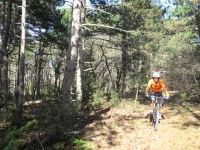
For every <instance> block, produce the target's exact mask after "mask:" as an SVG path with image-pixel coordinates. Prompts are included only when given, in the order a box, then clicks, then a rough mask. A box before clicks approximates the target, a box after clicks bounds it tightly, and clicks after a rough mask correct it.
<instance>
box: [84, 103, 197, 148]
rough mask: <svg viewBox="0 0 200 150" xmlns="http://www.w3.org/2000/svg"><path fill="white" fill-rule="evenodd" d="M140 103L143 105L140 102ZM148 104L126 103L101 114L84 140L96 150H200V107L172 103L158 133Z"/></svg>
mask: <svg viewBox="0 0 200 150" xmlns="http://www.w3.org/2000/svg"><path fill="white" fill-rule="evenodd" d="M139 103H140V102H139ZM148 110H149V107H148V102H144V101H143V102H141V103H140V104H139V105H138V104H135V103H134V100H133V101H130V100H125V101H123V102H122V104H121V105H120V106H118V107H116V108H113V109H110V111H107V112H106V113H104V114H100V116H99V118H100V119H94V120H93V122H91V123H90V124H87V126H85V128H84V129H83V132H84V133H85V134H84V135H83V138H84V139H85V140H87V141H90V142H91V143H92V144H93V145H95V148H94V147H93V148H92V149H93V150H112V149H113V150H198V149H200V140H199V139H200V123H199V122H200V111H199V110H200V109H199V105H189V104H188V105H187V104H186V105H184V106H182V105H178V104H176V103H174V104H173V103H171V102H170V100H169V101H168V102H166V103H165V105H164V107H163V115H164V117H165V119H163V120H161V121H160V123H159V126H158V130H157V131H154V130H153V128H152V124H151V122H149V118H145V117H146V116H147V114H148Z"/></svg>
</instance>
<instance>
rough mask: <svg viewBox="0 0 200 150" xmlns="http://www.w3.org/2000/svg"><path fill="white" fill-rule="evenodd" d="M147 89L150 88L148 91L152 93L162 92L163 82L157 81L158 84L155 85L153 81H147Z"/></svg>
mask: <svg viewBox="0 0 200 150" xmlns="http://www.w3.org/2000/svg"><path fill="white" fill-rule="evenodd" d="M147 86H148V87H150V89H151V90H152V91H153V92H162V89H163V87H165V83H164V81H163V80H161V79H160V80H159V81H158V83H155V82H154V81H153V79H151V80H149V82H148V85H147Z"/></svg>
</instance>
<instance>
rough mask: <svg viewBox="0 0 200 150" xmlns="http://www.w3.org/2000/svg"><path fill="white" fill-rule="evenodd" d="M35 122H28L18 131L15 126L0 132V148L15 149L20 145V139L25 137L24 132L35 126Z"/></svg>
mask: <svg viewBox="0 0 200 150" xmlns="http://www.w3.org/2000/svg"><path fill="white" fill-rule="evenodd" d="M37 123H38V121H37V120H35V119H34V120H32V121H29V122H28V123H27V124H26V125H25V126H22V127H21V128H20V129H18V128H17V127H16V126H14V127H11V128H9V129H7V130H6V131H1V136H0V143H1V145H0V148H1V149H3V150H11V149H15V148H17V147H18V146H20V145H21V143H20V141H19V140H20V139H21V138H22V137H23V136H24V135H25V133H26V131H28V130H29V129H30V127H31V126H33V125H34V124H37Z"/></svg>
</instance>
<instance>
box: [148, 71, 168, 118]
mask: <svg viewBox="0 0 200 150" xmlns="http://www.w3.org/2000/svg"><path fill="white" fill-rule="evenodd" d="M149 90H151V93H150V95H151V96H159V97H160V98H158V100H159V105H160V107H162V104H163V97H162V91H163V90H164V91H165V93H166V99H168V98H169V93H168V90H167V87H166V85H165V83H164V81H163V80H161V79H160V73H158V72H154V73H153V76H152V79H150V80H149V82H148V84H147V86H146V97H147V98H149V94H148V92H149ZM152 101H154V98H153V97H151V103H150V108H151V110H150V113H152V112H153V107H154V104H153V103H152ZM162 117H163V116H162ZM160 119H161V116H160Z"/></svg>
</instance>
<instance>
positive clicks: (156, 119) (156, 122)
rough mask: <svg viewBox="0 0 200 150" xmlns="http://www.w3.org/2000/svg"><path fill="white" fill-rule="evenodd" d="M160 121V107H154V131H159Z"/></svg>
mask: <svg viewBox="0 0 200 150" xmlns="http://www.w3.org/2000/svg"><path fill="white" fill-rule="evenodd" d="M158 122H159V111H158V108H154V110H153V121H152V123H153V129H154V131H157V129H158Z"/></svg>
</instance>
